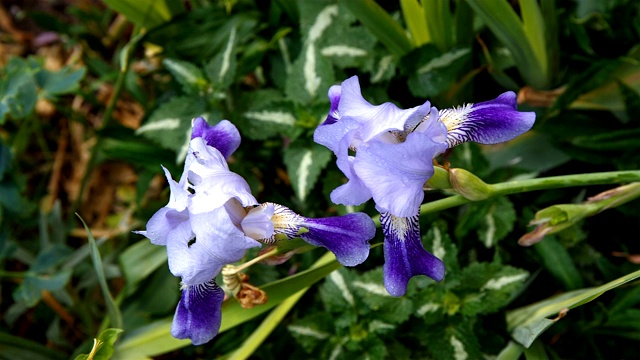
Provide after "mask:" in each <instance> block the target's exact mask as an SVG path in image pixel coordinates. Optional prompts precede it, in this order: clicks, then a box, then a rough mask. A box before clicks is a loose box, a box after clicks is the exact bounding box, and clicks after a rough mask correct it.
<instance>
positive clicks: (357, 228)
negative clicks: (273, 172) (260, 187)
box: [262, 203, 376, 266]
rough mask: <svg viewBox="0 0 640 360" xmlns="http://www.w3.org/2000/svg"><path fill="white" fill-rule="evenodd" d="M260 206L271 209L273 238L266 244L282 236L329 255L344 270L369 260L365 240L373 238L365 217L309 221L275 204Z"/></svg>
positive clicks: (353, 216)
mask: <svg viewBox="0 0 640 360" xmlns="http://www.w3.org/2000/svg"><path fill="white" fill-rule="evenodd" d="M262 206H263V207H266V206H273V209H274V213H273V217H272V218H271V221H272V222H273V225H274V235H273V236H272V237H271V238H270V239H265V240H266V241H264V242H266V243H273V242H277V241H278V240H279V239H280V238H281V237H282V236H283V235H284V237H286V238H288V239H295V238H301V239H302V240H304V241H305V242H307V243H309V244H311V245H313V246H321V247H324V248H326V249H327V250H329V251H331V252H332V253H334V254H335V255H336V259H338V262H340V263H341V264H342V265H344V266H356V265H358V264H361V263H363V262H364V261H365V260H366V259H367V257H368V256H369V248H370V246H369V240H371V239H372V238H373V237H374V236H375V233H376V227H375V224H374V222H373V220H371V218H370V217H369V216H368V215H367V214H364V213H352V214H347V215H343V216H333V217H327V218H319V219H311V218H306V217H304V216H301V215H299V214H296V213H295V212H294V211H293V210H291V209H289V208H288V207H286V206H282V205H279V204H273V203H266V204H263V205H262Z"/></svg>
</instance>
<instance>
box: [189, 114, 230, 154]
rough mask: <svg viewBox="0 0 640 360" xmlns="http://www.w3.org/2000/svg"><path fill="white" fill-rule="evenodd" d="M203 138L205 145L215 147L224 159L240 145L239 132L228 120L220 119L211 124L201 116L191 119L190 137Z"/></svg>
mask: <svg viewBox="0 0 640 360" xmlns="http://www.w3.org/2000/svg"><path fill="white" fill-rule="evenodd" d="M197 137H201V138H204V140H205V142H206V143H207V145H209V146H211V147H214V148H216V149H217V150H218V151H220V153H221V154H222V156H224V157H225V159H228V158H229V156H231V154H233V152H234V151H236V149H238V147H239V146H240V132H238V129H237V128H236V126H235V125H233V124H232V123H231V122H230V121H228V120H222V121H220V122H219V123H218V124H216V125H214V126H211V125H209V124H208V123H207V121H206V120H205V119H204V118H202V117H197V118H195V119H193V126H192V130H191V138H192V139H194V138H197Z"/></svg>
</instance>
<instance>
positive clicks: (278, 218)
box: [138, 118, 375, 345]
mask: <svg viewBox="0 0 640 360" xmlns="http://www.w3.org/2000/svg"><path fill="white" fill-rule="evenodd" d="M239 144H240V134H239V132H238V130H237V129H236V127H235V126H234V125H233V124H231V123H230V122H229V121H227V120H223V121H221V122H220V123H219V124H217V125H216V126H209V125H208V124H207V122H206V121H205V120H204V119H203V118H196V119H195V120H194V122H193V129H192V135H191V141H190V143H189V150H188V153H187V157H186V159H185V166H184V172H183V173H182V176H181V177H180V180H179V181H178V182H176V181H174V180H173V179H172V177H171V174H170V173H169V172H168V171H167V170H166V169H164V168H163V169H164V172H165V175H166V177H167V181H168V182H169V187H170V190H171V195H170V198H169V203H168V204H167V205H166V206H165V207H163V208H161V209H160V210H158V212H156V213H155V214H154V215H153V217H152V218H151V219H150V220H149V222H148V223H147V227H146V230H145V231H139V232H138V233H140V234H142V235H144V236H146V237H147V238H149V239H150V240H151V243H152V244H155V245H161V246H166V247H167V255H168V259H169V270H170V271H171V273H172V274H173V275H175V276H178V277H181V278H182V287H181V289H182V294H181V298H180V302H179V303H178V307H177V309H176V312H175V316H174V319H173V324H172V327H171V333H172V335H173V336H174V337H176V338H179V339H186V338H188V339H191V341H192V342H193V344H194V345H200V344H204V343H206V342H208V341H210V340H211V339H213V337H215V336H216V335H217V333H218V331H219V329H220V322H221V305H222V301H223V300H224V291H223V290H222V288H221V287H219V286H218V285H217V284H216V282H215V277H216V275H218V273H219V272H220V270H221V269H222V267H223V266H225V265H227V264H230V263H234V262H237V261H239V260H241V259H242V258H243V257H244V255H245V253H246V251H247V250H248V249H251V248H254V247H259V246H262V244H272V243H274V242H276V241H278V240H282V239H293V238H302V239H303V240H304V241H306V242H307V243H309V244H311V245H315V246H322V247H325V248H327V249H328V250H330V251H332V252H333V253H334V254H335V255H336V258H337V260H338V261H339V262H340V263H341V264H343V265H345V266H355V265H358V264H360V263H362V262H363V261H364V260H365V259H366V258H367V257H368V255H369V243H368V241H369V240H370V239H371V238H373V236H374V234H375V225H374V223H373V221H372V220H371V218H370V217H369V216H367V215H366V214H363V213H353V214H348V215H345V216H338V217H329V218H323V219H310V218H306V217H303V216H301V215H298V214H296V213H294V212H293V211H292V210H291V209H289V208H287V207H285V206H282V205H278V204H273V203H264V204H258V202H257V200H256V199H255V198H254V197H253V195H252V194H251V190H250V188H249V185H248V184H247V182H246V181H245V180H244V179H243V178H242V177H241V176H240V175H238V174H236V173H233V172H231V171H230V170H229V167H228V165H227V159H228V158H229V156H231V154H232V153H233V152H234V151H235V150H236V149H237V148H238V146H239Z"/></svg>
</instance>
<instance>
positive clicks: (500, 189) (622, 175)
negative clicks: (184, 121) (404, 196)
mask: <svg viewBox="0 0 640 360" xmlns="http://www.w3.org/2000/svg"><path fill="white" fill-rule="evenodd" d="M634 181H640V171H611V172H602V173H590V174H576V175H562V176H552V177H546V178H539V179H528V180H516V181H508V182H503V183H498V184H493V185H489V186H490V188H491V190H492V193H491V196H489V198H492V197H496V196H503V195H511V194H518V193H523V192H528V191H536V190H548V189H560V188H566V187H574V186H587V185H605V184H620V183H629V182H634ZM469 202H471V200H468V199H465V198H464V197H462V196H460V195H454V196H450V197H448V198H444V199H440V200H436V201H432V202H428V203H426V204H423V205H422V206H420V213H421V214H427V213H434V212H438V211H441V210H445V209H449V208H452V207H456V206H460V205H464V204H466V203H469ZM374 221H375V220H374ZM377 223H379V221H378V222H377Z"/></svg>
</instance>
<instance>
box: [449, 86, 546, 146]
mask: <svg viewBox="0 0 640 360" xmlns="http://www.w3.org/2000/svg"><path fill="white" fill-rule="evenodd" d="M440 119H441V120H442V122H443V123H444V124H445V126H446V127H447V129H448V130H449V133H448V135H447V142H448V144H449V147H450V148H451V147H453V146H456V145H458V144H461V143H463V142H467V141H474V142H477V143H480V144H496V143H500V142H504V141H508V140H511V139H513V138H515V137H517V136H519V135H521V134H523V133H525V132H527V131H529V129H531V127H532V126H533V123H534V122H535V119H536V115H535V113H534V112H521V111H518V110H517V103H516V94H515V93H514V92H513V91H508V92H505V93H503V94H502V95H500V96H498V97H497V98H495V99H493V100H490V101H485V102H481V103H477V104H467V105H464V106H460V107H457V108H454V109H444V110H440Z"/></svg>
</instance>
